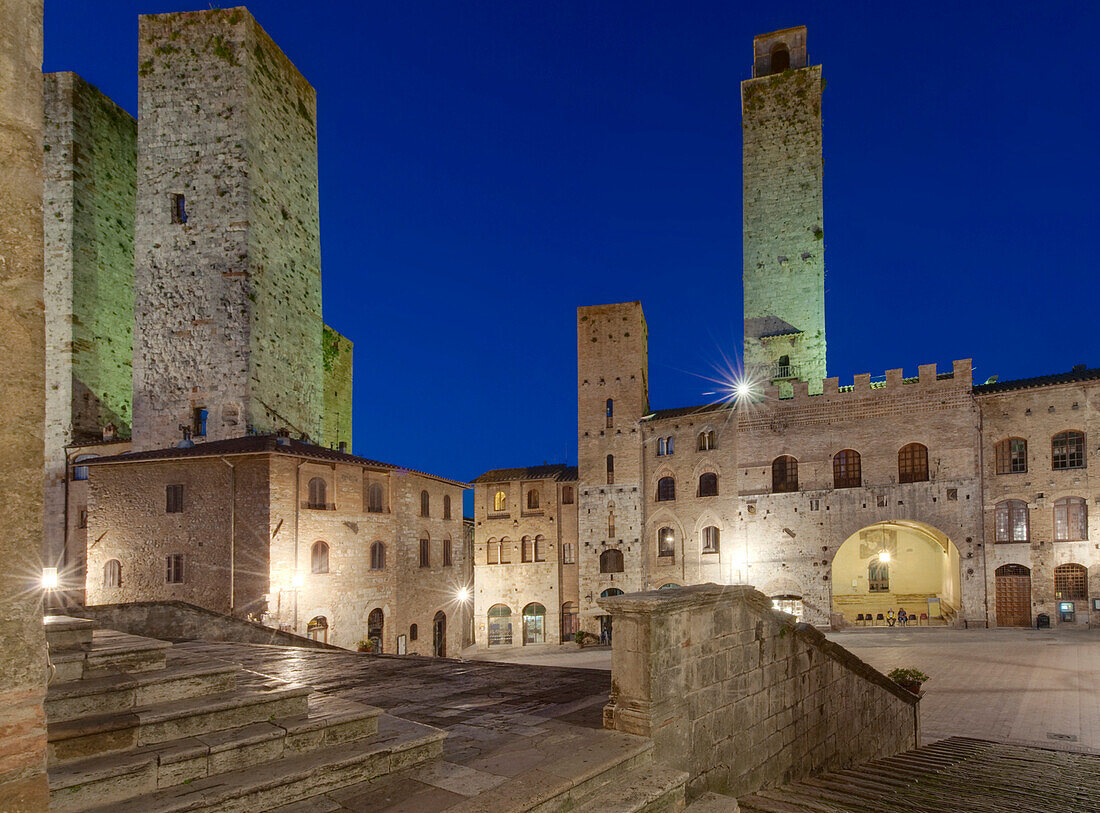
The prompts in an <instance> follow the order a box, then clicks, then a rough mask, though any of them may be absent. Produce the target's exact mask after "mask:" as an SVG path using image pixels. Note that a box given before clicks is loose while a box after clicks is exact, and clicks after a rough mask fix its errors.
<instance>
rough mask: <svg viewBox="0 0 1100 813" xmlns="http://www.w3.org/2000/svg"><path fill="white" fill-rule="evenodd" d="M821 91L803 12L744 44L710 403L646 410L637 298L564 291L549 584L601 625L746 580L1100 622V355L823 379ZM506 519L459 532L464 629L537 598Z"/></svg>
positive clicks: (1027, 617) (819, 607) (843, 605)
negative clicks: (723, 321) (721, 372)
mask: <svg viewBox="0 0 1100 813" xmlns="http://www.w3.org/2000/svg"><path fill="white" fill-rule="evenodd" d="M821 89H822V79H821V68H820V66H816V67H815V66H810V65H809V62H808V59H807V56H806V30H805V28H794V29H786V30H784V31H778V32H774V33H771V34H765V35H762V36H759V37H757V38H756V39H755V41H754V66H753V78H752V79H749V80H746V81H745V82H743V83H742V85H741V94H742V114H743V121H744V191H745V196H744V281H745V299H744V319H745V350H744V361H745V367H744V372H743V374H742V375H741V376H739V377H738V380H732V379H731V381H730V382H729V392H727V393H723V396H724V397H722V398H720V400H719V401H718V402H716V403H711V404H704V405H700V406H691V407H686V408H675V409H653V408H652V407H651V406H650V403H649V392H648V384H647V379H648V363H647V356H648V347H647V330H646V322H645V317H644V316H643V314H642V307H641V304H640V303H638V302H627V303H619V304H610V305H599V306H593V307H581V308H578V310H577V401H578V410H579V413H578V422H577V431H578V460H579V474H578V482H577V485H576V488H577V495H578V505H577V509H578V511H577V513H578V518H577V544H578V547H577V551H578V552H577V584H576V586H575V587H574V585H573V584H572V583H571V582H566V581H562V582H559V583H558V584H555V585H553V588H554V591H555V592H557V594H558V595H563V594H565V593H566V592H568V591H570V590H573V589H575V590H576V594H577V597H578V602H579V622H580V625H581V627H582V628H583V629H584V630H586V631H588V632H591V633H592V634H597V635H601V637H606V633H607V631H608V628H609V627H610V619H609V617H608V616H607V614H606V612H605V611H604V610H602V609H601V608H600V606H599V604H598V602H599V600H600V599H601V598H606V597H609V596H614V595H616V594H617V591H619V590H621V591H623V592H626V593H630V592H634V591H639V590H652V589H659V588H662V587H672V586H682V585H691V584H699V583H705V582H716V583H719V584H752V585H755V586H757V587H758V588H759V589H760V590H762V591H763V592H764V593H765V594H767V595H768V596H770V597H771V598H772V599H773V601H774V602H775V604H776V606H777V607H780V608H782V609H785V610H787V611H790V612H793V613H795V614H796V615H798V616H800V617H802V618H805V619H806V620H807V621H810V622H812V623H814V624H817V625H823V626H825V625H830V624H832V625H850V624H861V623H871V624H875V623H886V620H887V618H888V617H889V616H890V614H891V613H895V614H896V613H900V611H901V610H902V609H905V610H906V613H907V615H908V614H911V615H913V616H915V618H916V621H917V623H925V624H952V625H957V626H987V625H988V626H996V625H1001V626H1033V625H1035V624H1037V623H1039V621H1040V618H1041V616H1045V617H1046V618H1047V619H1049V620H1050V621H1051V622H1052V623H1054V624H1060V623H1067V624H1088V623H1091V622H1093V621H1096V622H1100V517H1098V516H1097V515H1098V513H1100V507H1098V506H1100V486H1098V484H1097V481H1096V479H1095V478H1091V479H1090V477H1089V474H1088V472H1089V471H1090V470H1095V469H1096V467H1097V466H1100V446H1098V445H1097V442H1096V438H1098V437H1100V434H1097V433H1098V432H1100V427H1098V426H1097V425H1096V424H1097V421H1098V415H1100V369H1095V368H1093V369H1090V368H1087V367H1085V366H1080V367H1075V368H1074V369H1073V370H1072V371H1071V372H1069V373H1065V374H1059V375H1053V376H1046V377H1042V378H1038V379H1028V380H1021V381H1005V382H998V383H995V382H986V383H984V384H983V383H978V384H975V382H974V381H973V380H972V375H971V362H970V361H969V360H963V361H956V362H954V364H953V365H952V369H951V370H950V371H947V370H943V371H940V370H937V368H936V365H932V364H929V365H921V366H919V367H918V374H917V375H916V376H914V377H911V378H907V377H905V376H904V374H903V371H902V370H901V369H896V370H888V371H886V374H885V375H884V376H880V377H878V378H876V379H875V380H872V377H871V376H870V375H869V374H861V375H856V376H855V377H854V379H853V380H852V383H850V384H844V385H841V383H840V381H839V379H838V378H826V377H825V375H826V373H825V322H824V253H823V247H824V244H823V241H822V237H823V232H822V228H821V224H822V212H823V198H822V171H821V168H822V160H821V159H822V153H821ZM1090 444H1091V445H1090ZM494 477H497V475H495V474H493V473H489V474H487V475H483V476H482V477H481V478H478V482H479V483H481V482H482V481H483V480H485V478H489V480H492V479H493V478H494ZM487 486H488V488H496V487H497V485H496V484H492V483H487ZM479 488H480V486H479ZM487 493H488V492H487V491H485V492H479V496H478V505H479V509H481V508H482V507H483V503H484V500H485V499H487ZM1090 508H1091V509H1092V510H1091V512H1090ZM502 532H503V529H500V528H497V527H496V526H492V525H490V524H489V523H488V522H486V524H485V525H484V526H482V525H481V524H479V525H478V527H477V528H476V531H475V533H476V542H477V550H476V552H475V559H476V564H475V582H476V593H477V596H478V603H477V606H476V607H475V614H476V618H477V620H476V623H477V624H478V625H480V624H482V623H483V621H484V620H485V619H483V616H485V613H486V612H487V608H490V607H492V606H493V605H494V604H496V603H497V602H498V601H505V600H506V598H507V597H508V596H511V595H513V594H517V593H521V594H522V593H525V592H528V591H529V590H530V589H532V588H537V589H538V590H541V591H543V592H549V587H548V586H546V585H543V584H542V581H544V578H543V577H542V576H541V575H540V576H536V575H535V571H534V570H526V569H523V568H519V569H517V570H516V573H515V574H510V577H509V578H507V579H500V578H497V577H496V575H495V574H496V573H497V571H495V570H494V569H493V567H492V566H489V565H486V564H483V563H484V561H485V560H484V559H483V558H482V557H483V555H484V553H483V546H484V543H485V542H487V540H488V538H489V536H490V535H492V534H499V533H502ZM524 532H526V531H524ZM562 575H563V579H565V578H567V577H566V575H565V573H564V572H563V574H562ZM529 576H530V578H528V577H529ZM485 618H487V616H485ZM486 623H487V622H486ZM478 643H479V644H482V643H486V642H484V641H483V640H482V639H480V638H479V640H478ZM487 643H493V642H492V641H487ZM498 643H500V642H499V641H498ZM512 645H517V641H516V639H515V638H513V639H512Z"/></svg>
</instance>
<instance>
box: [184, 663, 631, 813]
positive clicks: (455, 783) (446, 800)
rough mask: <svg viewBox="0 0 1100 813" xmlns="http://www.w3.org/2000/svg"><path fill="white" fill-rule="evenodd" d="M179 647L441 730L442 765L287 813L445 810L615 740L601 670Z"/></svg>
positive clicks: (356, 788)
mask: <svg viewBox="0 0 1100 813" xmlns="http://www.w3.org/2000/svg"><path fill="white" fill-rule="evenodd" d="M177 647H179V648H181V649H184V650H185V651H188V652H194V653H201V654H203V655H207V656H210V657H214V658H220V659H222V660H228V661H233V662H235V663H240V664H241V665H242V666H244V668H245V669H249V670H252V671H254V672H257V673H259V674H262V675H268V676H271V677H276V678H279V679H281V680H287V681H293V682H296V683H305V684H308V685H309V686H312V687H313V688H314V690H316V691H317V692H321V693H323V694H325V695H330V696H333V697H336V698H341V699H347V700H354V701H357V702H361V703H368V704H370V705H372V706H378V707H379V708H381V709H383V710H384V711H385V712H387V713H389V714H392V715H394V716H397V717H402V718H404V719H406V720H412V721H414V722H417V723H425V724H427V725H431V726H435V727H437V728H442V729H444V730H446V731H447V739H446V740H444V743H443V760H442V761H441V762H438V763H436V764H435V765H431V766H428V767H426V768H415V769H412V770H411V771H408V772H405V773H403V774H398V775H395V776H392V777H387V778H384V779H381V780H376V781H373V782H364V783H361V784H360V785H354V786H351V787H349V788H344V789H341V790H339V791H333V792H331V793H328V794H326V795H324V796H322V797H317V798H315V799H312V800H307V801H305V802H301V803H298V804H296V805H292V806H288V807H287V808H286V809H285V813H291V811H294V813H306V811H312V812H313V813H320V812H322V811H324V812H326V813H327V812H328V811H343V810H353V811H358V812H359V813H376V811H387V813H398V811H405V810H408V811H422V813H431V811H438V810H445V809H447V808H448V807H451V806H453V805H455V804H458V803H459V802H461V801H464V800H465V799H467V798H469V797H472V796H476V795H477V794H478V793H481V792H483V791H485V790H488V789H490V788H493V787H495V786H496V785H499V784H501V783H504V782H506V781H508V779H509V778H511V777H515V776H518V775H520V774H522V773H524V772H526V771H529V770H532V769H534V768H535V767H536V766H538V765H540V764H544V763H546V762H547V761H550V760H555V759H559V758H563V757H566V756H568V755H570V754H571V753H573V752H575V751H576V750H577V749H579V748H582V747H586V746H590V745H593V744H596V745H599V744H600V743H602V742H603V741H605V740H608V738H611V737H614V736H616V735H614V734H613V733H611V732H606V731H604V730H603V729H602V713H603V707H604V705H605V704H606V703H607V699H608V695H609V693H610V691H611V674H610V672H607V671H602V670H594V669H563V668H554V667H544V666H528V665H522V664H506V663H486V662H481V661H457V660H450V659H434V658H418V657H414V656H386V655H381V656H377V655H361V654H358V653H353V652H323V651H318V650H300V649H295V648H293V647H282V646H264V645H259V644H236V643H205V642H197V641H195V642H186V643H181V644H177ZM607 744H608V745H610V744H611V743H610V741H609V740H608V743H607ZM280 811H283V809H282V808H281V809H280Z"/></svg>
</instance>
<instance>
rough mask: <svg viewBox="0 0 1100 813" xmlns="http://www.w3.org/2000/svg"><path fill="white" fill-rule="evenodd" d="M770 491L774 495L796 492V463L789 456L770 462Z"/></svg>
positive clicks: (785, 455)
mask: <svg viewBox="0 0 1100 813" xmlns="http://www.w3.org/2000/svg"><path fill="white" fill-rule="evenodd" d="M772 491H773V492H774V493H776V494H789V493H790V492H792V491H798V461H797V460H795V459H794V458H793V457H791V456H790V455H789V454H784V455H780V456H779V457H777V458H776V459H775V460H773V461H772Z"/></svg>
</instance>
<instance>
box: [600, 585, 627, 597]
mask: <svg viewBox="0 0 1100 813" xmlns="http://www.w3.org/2000/svg"><path fill="white" fill-rule="evenodd" d="M622 594H623V591H622V590H620V589H619V588H618V587H608V588H607V589H606V590H604V591H603V592H602V593H600V598H611V596H621V595H622Z"/></svg>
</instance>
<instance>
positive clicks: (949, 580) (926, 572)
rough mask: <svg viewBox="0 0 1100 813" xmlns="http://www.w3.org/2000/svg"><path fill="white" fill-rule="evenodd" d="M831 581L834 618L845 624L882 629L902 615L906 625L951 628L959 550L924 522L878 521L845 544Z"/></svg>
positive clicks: (955, 606) (835, 559)
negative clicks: (872, 626)
mask: <svg viewBox="0 0 1100 813" xmlns="http://www.w3.org/2000/svg"><path fill="white" fill-rule="evenodd" d="M830 580H831V583H832V587H833V602H832V603H833V606H832V611H833V614H834V615H837V614H839V615H842V616H843V617H844V620H845V621H846V622H847V623H848V624H855V625H859V624H860V623H861V622H862V623H864V624H866V623H870V624H882V623H885V622H886V621H887V619H889V618H890V617H891V616H890V613H891V612H892V613H893V614H894V617H897V616H899V615H900V614H901V610H905V613H906V615H907V616H909V617H910V618H911V619H913V620H912V621H911V622H910V623H920V624H945V623H950V622H951V621H952V620H953V619H954V617H955V616H956V615H957V614H958V609H959V600H960V595H961V593H960V584H961V580H960V572H959V549H958V548H957V547H955V543H953V542H952V541H951V540H950V539H949V538H948V537H947V535H946V534H944V533H942V532H941V531H939V530H937V529H936V528H933V527H932V526H931V525H926V524H925V523H923V522H916V521H914V520H897V521H891V522H878V523H875V524H874V525H868V526H867V527H866V528H863V529H861V530H859V531H856V532H855V533H854V534H852V535H851V536H849V537H848V538H847V539H846V540H845V541H844V544H842V545H841V546H840V548H839V549H838V550H837V552H836V555H835V556H834V557H833V562H832V565H831V569H830ZM860 616H862V619H861V618H860ZM868 619H869V621H868Z"/></svg>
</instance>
